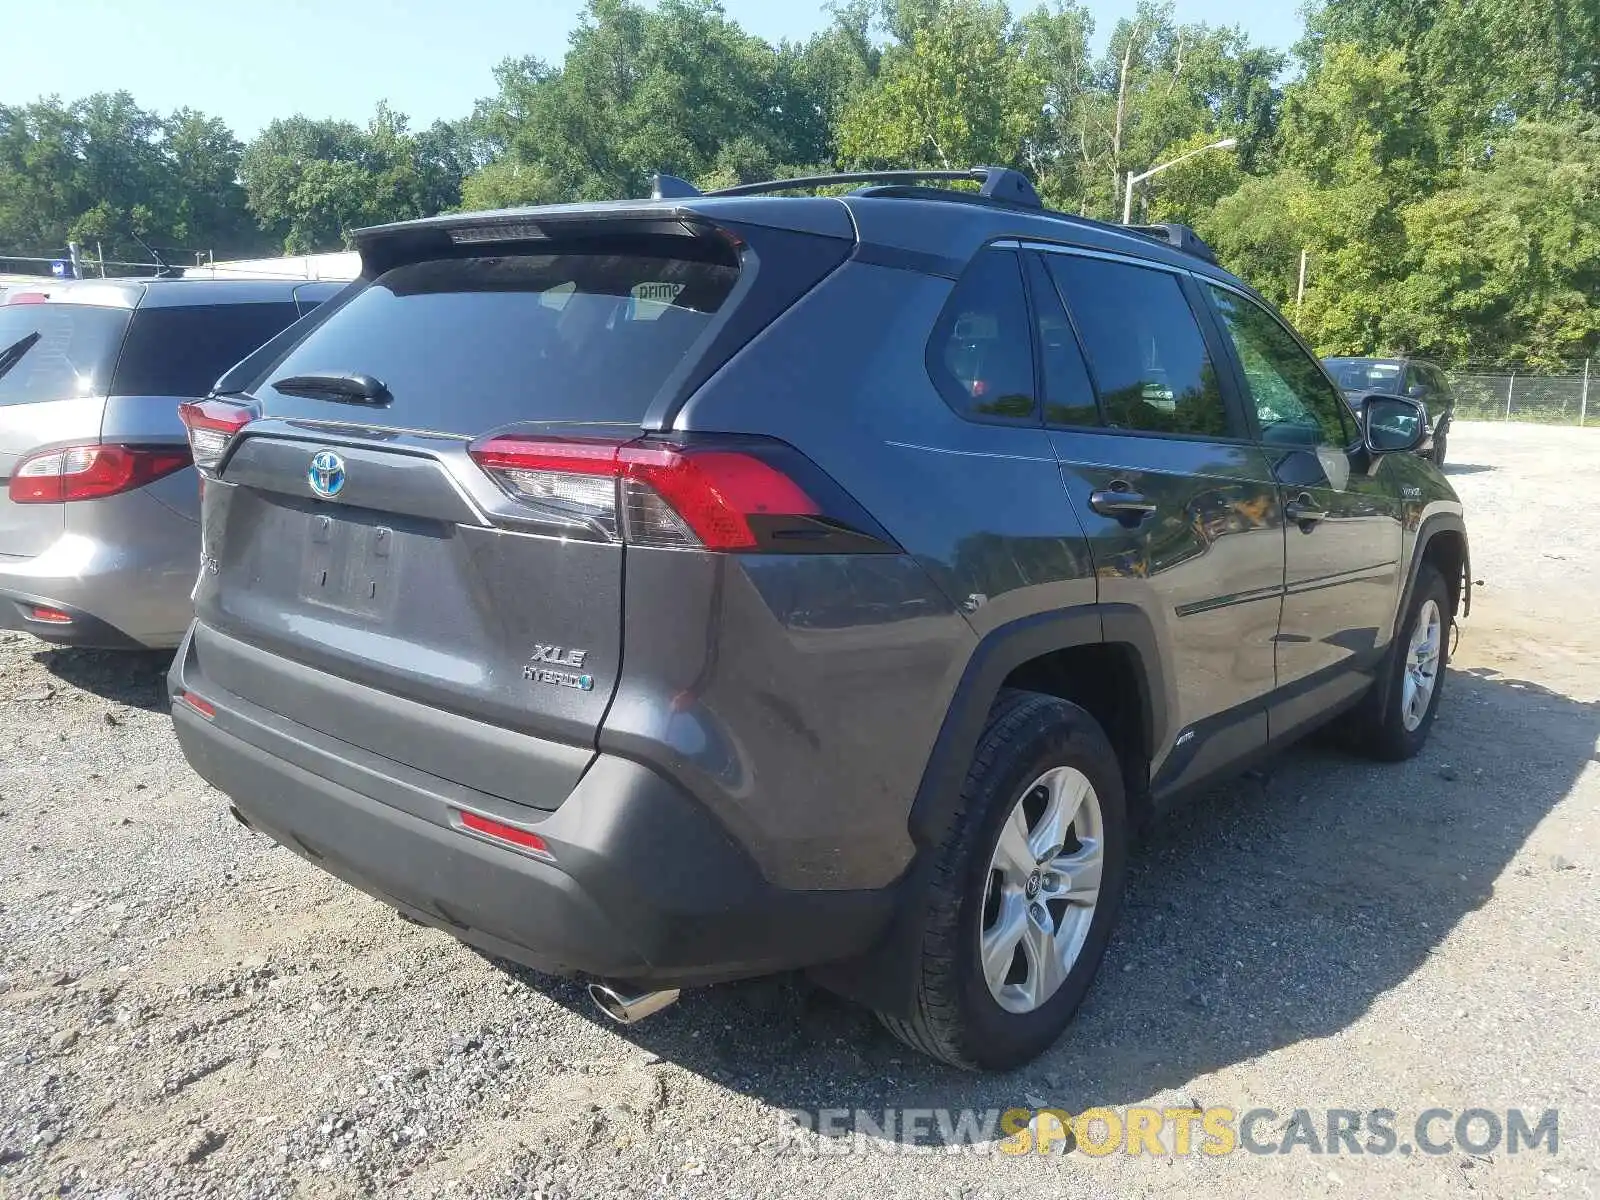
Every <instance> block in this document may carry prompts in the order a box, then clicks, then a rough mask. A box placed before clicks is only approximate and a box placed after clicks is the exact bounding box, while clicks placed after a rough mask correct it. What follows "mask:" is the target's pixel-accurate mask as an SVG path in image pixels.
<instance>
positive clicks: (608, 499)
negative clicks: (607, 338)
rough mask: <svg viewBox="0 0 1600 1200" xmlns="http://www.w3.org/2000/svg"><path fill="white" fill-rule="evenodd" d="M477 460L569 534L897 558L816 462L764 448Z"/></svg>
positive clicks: (570, 451) (758, 443)
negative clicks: (889, 554) (888, 553)
mask: <svg viewBox="0 0 1600 1200" xmlns="http://www.w3.org/2000/svg"><path fill="white" fill-rule="evenodd" d="M470 453H471V455H472V458H473V460H474V461H475V462H477V464H478V465H479V466H480V467H482V468H483V469H484V471H486V472H487V473H488V474H489V475H490V477H491V478H493V479H494V480H495V482H497V483H498V484H499V485H500V487H501V488H502V489H504V491H505V492H506V494H507V495H509V496H511V497H512V498H513V499H515V500H518V501H519V502H521V504H522V505H523V506H524V507H525V508H526V509H528V510H530V511H531V513H533V514H536V515H537V519H538V520H539V521H540V522H541V523H546V524H548V525H550V526H551V527H553V528H554V529H556V530H558V531H560V532H563V533H565V534H567V535H568V536H580V537H588V538H591V539H593V540H597V541H612V542H627V543H629V544H631V545H640V546H664V547H671V548H676V549H696V550H724V551H751V550H779V551H784V552H807V551H810V552H814V553H815V552H823V551H845V550H852V551H869V552H870V551H874V550H877V551H885V550H892V549H893V548H894V547H893V546H892V544H890V543H889V542H888V539H887V536H886V535H884V534H883V533H882V531H881V530H879V529H878V528H877V527H876V525H874V524H873V523H872V521H871V519H870V518H869V517H867V516H866V514H865V513H864V512H862V511H861V510H860V509H859V507H858V506H856V505H855V504H854V503H853V502H851V501H850V500H849V499H848V497H845V496H844V494H843V493H842V492H840V491H839V489H838V486H837V485H836V484H834V483H832V481H831V480H829V479H827V477H826V476H824V475H823V474H822V472H821V471H820V470H818V469H817V467H816V466H814V465H813V464H811V463H810V462H809V460H807V459H805V458H804V457H803V456H801V455H800V454H799V452H798V451H795V450H793V449H792V448H790V447H788V446H785V445H784V444H783V443H781V442H773V441H770V440H767V439H764V438H752V437H745V438H717V439H714V440H712V441H702V442H689V443H681V442H669V441H658V440H651V439H648V438H640V439H637V440H634V441H628V442H622V441H612V440H606V439H598V438H540V437H515V436H500V437H493V438H489V439H487V440H485V441H482V442H478V443H476V444H475V445H473V446H472V447H471V449H470Z"/></svg>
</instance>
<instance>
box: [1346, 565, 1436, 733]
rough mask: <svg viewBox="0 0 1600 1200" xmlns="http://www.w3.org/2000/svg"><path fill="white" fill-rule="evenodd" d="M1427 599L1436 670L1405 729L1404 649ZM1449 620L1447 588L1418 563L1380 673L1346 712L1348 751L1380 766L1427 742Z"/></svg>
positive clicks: (1434, 573) (1405, 655) (1408, 644)
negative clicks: (1414, 720) (1415, 719)
mask: <svg viewBox="0 0 1600 1200" xmlns="http://www.w3.org/2000/svg"><path fill="white" fill-rule="evenodd" d="M1430 600H1431V601H1432V602H1433V603H1434V604H1436V605H1438V608H1439V614H1440V636H1439V666H1438V672H1437V675H1436V677H1435V680H1434V685H1433V694H1432V696H1431V697H1429V700H1428V707H1427V709H1426V711H1425V712H1424V713H1423V715H1422V720H1421V721H1420V722H1419V723H1418V724H1417V727H1416V728H1415V729H1407V728H1406V726H1405V716H1404V712H1403V709H1404V704H1403V702H1402V697H1403V695H1404V688H1405V676H1406V657H1407V651H1408V649H1409V648H1410V645H1411V635H1412V634H1413V633H1414V632H1415V631H1416V628H1417V620H1418V618H1419V616H1420V615H1421V613H1422V610H1423V608H1424V606H1426V605H1427V603H1428V602H1429V601H1430ZM1451 617H1452V610H1451V607H1450V588H1449V586H1448V585H1447V584H1446V583H1445V581H1444V577H1443V576H1442V575H1440V574H1439V572H1438V571H1436V570H1434V569H1433V567H1431V566H1430V565H1428V564H1427V563H1423V564H1422V566H1420V567H1418V568H1417V582H1416V587H1415V588H1414V589H1413V590H1412V593H1411V603H1410V606H1409V607H1408V608H1407V609H1406V615H1405V620H1404V621H1403V622H1401V625H1400V629H1399V632H1398V633H1397V635H1396V637H1395V640H1394V645H1393V647H1392V648H1391V649H1390V652H1389V656H1388V657H1387V658H1386V659H1385V660H1384V666H1383V670H1382V672H1381V673H1380V674H1379V676H1378V679H1377V680H1376V681H1375V682H1374V683H1373V685H1372V690H1371V691H1370V692H1368V693H1367V695H1366V697H1365V699H1363V700H1362V702H1361V706H1360V707H1359V708H1357V709H1356V710H1355V712H1354V713H1352V714H1351V715H1352V717H1353V720H1352V722H1351V726H1350V729H1351V735H1352V736H1351V744H1352V746H1353V748H1354V749H1356V750H1357V751H1359V752H1360V753H1362V754H1366V755H1368V756H1370V757H1372V758H1376V759H1378V760H1380V761H1382V762H1404V761H1405V760H1406V759H1408V758H1413V757H1415V756H1416V754H1417V753H1418V752H1419V751H1420V750H1421V749H1422V747H1423V746H1424V745H1425V744H1426V743H1427V741H1428V732H1429V730H1431V729H1432V728H1433V722H1434V718H1435V717H1437V716H1438V714H1439V701H1440V700H1441V699H1442V698H1443V696H1444V686H1445V676H1446V674H1447V669H1448V667H1449V665H1450V623H1451Z"/></svg>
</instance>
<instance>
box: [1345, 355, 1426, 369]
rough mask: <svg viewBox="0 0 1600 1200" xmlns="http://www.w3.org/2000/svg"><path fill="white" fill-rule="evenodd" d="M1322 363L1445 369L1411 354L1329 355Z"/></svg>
mask: <svg viewBox="0 0 1600 1200" xmlns="http://www.w3.org/2000/svg"><path fill="white" fill-rule="evenodd" d="M1322 361H1323V362H1325V363H1334V362H1336V363H1350V364H1352V365H1354V364H1357V363H1369V364H1371V365H1372V366H1374V367H1395V368H1402V367H1404V366H1405V365H1406V364H1407V363H1421V364H1422V365H1423V366H1425V367H1433V368H1435V369H1436V370H1443V369H1444V368H1443V367H1440V366H1439V364H1438V363H1436V362H1434V361H1433V359H1431V358H1418V357H1416V356H1415V355H1410V354H1402V355H1379V356H1376V357H1374V356H1370V355H1364V354H1328V355H1325V356H1324V357H1323V359H1322Z"/></svg>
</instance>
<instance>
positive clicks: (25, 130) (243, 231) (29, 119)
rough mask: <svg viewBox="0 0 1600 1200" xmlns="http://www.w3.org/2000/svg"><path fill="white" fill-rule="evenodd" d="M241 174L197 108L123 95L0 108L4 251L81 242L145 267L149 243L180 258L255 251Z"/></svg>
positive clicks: (53, 249) (46, 250)
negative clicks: (169, 108) (165, 108)
mask: <svg viewBox="0 0 1600 1200" xmlns="http://www.w3.org/2000/svg"><path fill="white" fill-rule="evenodd" d="M238 167H239V144H238V142H237V141H236V140H235V139H234V137H233V135H232V134H231V133H230V132H229V130H228V128H227V126H226V125H224V124H223V123H222V122H221V121H219V120H217V119H215V118H212V117H207V116H206V115H205V114H204V113H200V112H196V111H194V110H192V109H181V110H179V111H178V112H176V113H173V114H172V115H171V116H170V117H166V118H163V117H161V116H160V115H159V114H157V113H154V112H147V111H145V110H143V109H141V108H139V106H138V105H137V104H136V103H134V100H133V98H132V97H131V96H130V95H128V94H127V93H126V92H117V93H101V94H97V95H93V96H89V97H86V98H85V99H83V100H80V101H77V102H75V103H73V104H70V105H68V104H63V103H62V102H61V101H60V100H59V99H57V98H55V97H47V98H45V99H42V100H39V101H36V102H34V103H33V104H28V105H20V106H4V105H0V249H8V250H10V251H11V252H12V253H17V254H23V255H30V256H38V255H56V254H60V253H61V252H62V251H63V249H64V248H65V245H66V243H67V242H68V241H69V240H81V241H84V242H86V243H89V242H99V243H100V244H101V248H102V250H103V251H104V253H105V255H106V257H107V258H109V259H113V260H117V259H122V260H131V261H149V260H148V256H147V254H146V252H145V251H144V249H143V248H142V247H141V246H140V244H139V240H138V239H140V238H142V239H144V240H145V241H147V242H150V243H153V244H155V245H157V246H158V247H162V248H165V249H166V250H167V252H168V254H169V255H170V256H171V257H172V259H173V261H175V262H177V261H180V260H181V259H182V257H183V256H184V254H186V253H187V252H191V251H201V250H211V251H220V252H223V253H228V252H232V251H248V250H252V249H254V248H255V247H256V246H257V245H258V244H259V237H258V235H257V233H256V231H255V229H254V225H253V223H252V222H251V220H250V218H249V213H248V212H247V211H246V209H245V203H244V194H243V192H242V191H241V190H240V188H239V186H238V183H237V174H238ZM135 235H137V237H136V236H135Z"/></svg>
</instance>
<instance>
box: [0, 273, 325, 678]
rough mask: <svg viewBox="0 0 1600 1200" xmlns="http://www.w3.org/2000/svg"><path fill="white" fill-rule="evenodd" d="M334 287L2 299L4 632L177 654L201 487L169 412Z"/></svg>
mask: <svg viewBox="0 0 1600 1200" xmlns="http://www.w3.org/2000/svg"><path fill="white" fill-rule="evenodd" d="M337 290H338V285H334V284H325V283H304V282H300V283H296V282H294V281H269V280H219V281H211V280H189V279H149V280H81V281H75V282H71V283H56V282H53V281H51V280H40V282H39V285H38V286H37V287H32V286H22V287H16V288H12V289H11V290H10V291H9V292H8V293H7V295H6V296H5V297H4V298H3V302H0V479H4V480H6V481H7V482H6V491H5V492H4V493H3V494H0V628H6V629H23V630H26V631H27V632H29V633H32V634H34V635H35V636H37V637H40V638H43V639H44V640H46V641H50V642H58V643H63V644H71V645H91V646H110V647H136V646H150V647H172V646H176V645H177V644H178V641H179V639H180V638H182V636H183V631H184V630H185V628H187V627H188V624H189V621H190V620H191V618H192V617H193V615H194V612H193V609H192V608H191V606H190V604H189V592H190V590H191V589H192V588H193V587H194V577H195V571H196V564H197V562H198V560H199V553H200V530H199V524H198V522H199V516H200V513H199V509H200V493H199V480H198V479H197V478H196V477H195V474H194V472H193V471H192V470H190V469H189V443H188V439H187V437H186V436H185V432H184V427H183V422H182V420H180V418H179V416H178V405H179V404H180V403H182V402H183V401H184V400H193V399H198V398H199V397H202V396H204V395H205V394H206V393H207V392H209V391H210V390H211V385H212V384H213V383H215V382H216V380H217V377H218V376H219V375H221V374H222V373H223V372H224V371H225V370H227V369H228V368H229V367H230V366H232V365H233V364H234V363H236V362H238V361H239V360H240V359H241V358H243V357H244V356H245V355H247V354H249V353H250V351H252V350H254V349H255V348H256V347H257V346H259V345H261V343H263V342H265V341H267V340H268V339H269V338H271V337H272V336H273V335H275V334H277V333H279V332H281V331H282V330H283V329H284V328H285V327H287V326H288V325H290V324H292V323H293V322H294V321H296V320H298V319H299V318H300V317H301V316H303V315H304V314H305V313H307V312H309V311H311V309H313V308H315V307H316V305H317V304H318V303H320V302H321V301H322V300H325V299H327V297H329V296H330V295H332V294H333V293H334V292H335V291H337Z"/></svg>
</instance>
